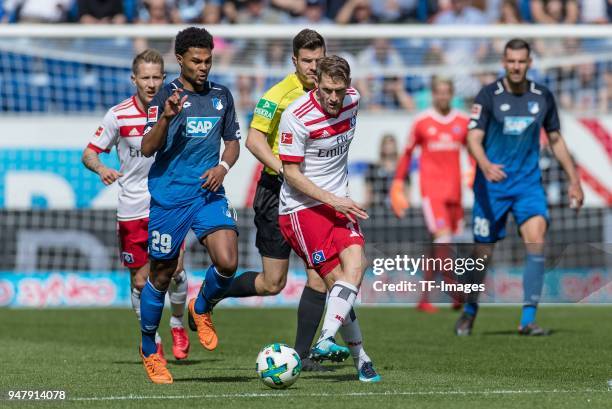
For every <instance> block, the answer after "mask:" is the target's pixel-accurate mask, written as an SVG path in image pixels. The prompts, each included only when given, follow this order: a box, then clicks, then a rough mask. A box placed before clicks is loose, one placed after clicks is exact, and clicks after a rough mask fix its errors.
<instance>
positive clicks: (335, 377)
mask: <svg viewBox="0 0 612 409" xmlns="http://www.w3.org/2000/svg"><path fill="white" fill-rule="evenodd" d="M301 377H302V378H303V379H312V380H321V379H324V380H327V381H332V382H346V381H354V380H356V379H357V377H356V375H355V374H348V373H345V374H339V373H337V374H334V373H331V374H325V375H323V374H321V372H317V373H313V374H307V375H305V374H304V372H302V375H301Z"/></svg>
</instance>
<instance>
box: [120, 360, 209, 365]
mask: <svg viewBox="0 0 612 409" xmlns="http://www.w3.org/2000/svg"><path fill="white" fill-rule="evenodd" d="M219 361H221V359H217V358H213V359H188V360H186V361H177V360H170V361H168V363H169V364H172V365H178V366H189V365H199V364H207V363H210V362H219ZM113 364H117V365H142V361H141V360H138V361H114V362H113Z"/></svg>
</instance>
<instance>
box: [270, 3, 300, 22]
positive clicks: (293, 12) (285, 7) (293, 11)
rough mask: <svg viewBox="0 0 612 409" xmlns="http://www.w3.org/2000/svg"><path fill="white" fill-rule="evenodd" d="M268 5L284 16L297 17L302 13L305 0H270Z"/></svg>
mask: <svg viewBox="0 0 612 409" xmlns="http://www.w3.org/2000/svg"><path fill="white" fill-rule="evenodd" d="M270 7H272V8H273V9H276V10H278V11H280V12H281V13H283V14H284V15H285V16H284V17H287V18H288V17H297V16H301V15H302V14H304V10H305V9H306V0H270Z"/></svg>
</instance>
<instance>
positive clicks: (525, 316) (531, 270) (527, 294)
mask: <svg viewBox="0 0 612 409" xmlns="http://www.w3.org/2000/svg"><path fill="white" fill-rule="evenodd" d="M544 261H545V258H544V255H543V254H537V253H527V257H526V258H525V271H524V273H523V295H524V303H525V305H524V306H523V312H522V314H521V327H525V326H527V325H529V324H531V323H532V322H534V321H535V316H536V311H537V305H538V302H539V301H540V296H541V295H542V287H543V286H544Z"/></svg>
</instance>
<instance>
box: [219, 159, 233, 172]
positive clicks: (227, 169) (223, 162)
mask: <svg viewBox="0 0 612 409" xmlns="http://www.w3.org/2000/svg"><path fill="white" fill-rule="evenodd" d="M219 165H221V166H223V167H224V168H225V170H226V171H227V172H229V170H230V165H228V164H227V162H226V161H224V160H222V161H221V162H219Z"/></svg>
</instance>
